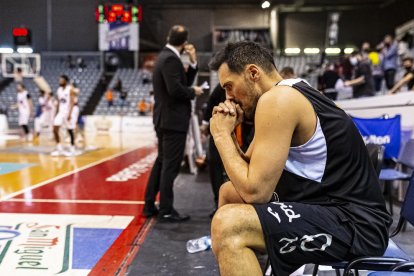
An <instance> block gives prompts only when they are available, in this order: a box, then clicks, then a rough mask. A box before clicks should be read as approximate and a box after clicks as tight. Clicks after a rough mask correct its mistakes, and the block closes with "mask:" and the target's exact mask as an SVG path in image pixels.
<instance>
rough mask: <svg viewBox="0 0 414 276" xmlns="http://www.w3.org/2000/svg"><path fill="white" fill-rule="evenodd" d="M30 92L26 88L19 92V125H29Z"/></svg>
mask: <svg viewBox="0 0 414 276" xmlns="http://www.w3.org/2000/svg"><path fill="white" fill-rule="evenodd" d="M29 99H30V94H29V93H28V92H27V91H26V90H24V91H22V92H18V93H17V106H18V109H19V126H23V125H28V124H29V119H30V103H29Z"/></svg>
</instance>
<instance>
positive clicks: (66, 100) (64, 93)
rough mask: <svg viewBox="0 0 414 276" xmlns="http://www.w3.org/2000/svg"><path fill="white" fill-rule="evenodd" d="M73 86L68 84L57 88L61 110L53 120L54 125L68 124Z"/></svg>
mask: <svg viewBox="0 0 414 276" xmlns="http://www.w3.org/2000/svg"><path fill="white" fill-rule="evenodd" d="M71 89H72V86H70V85H66V86H65V88H63V87H61V86H60V87H59V88H58V90H57V100H58V101H59V110H58V113H57V114H56V116H55V120H54V122H53V125H54V126H62V125H65V126H68V125H69V122H68V115H69V105H70V91H71Z"/></svg>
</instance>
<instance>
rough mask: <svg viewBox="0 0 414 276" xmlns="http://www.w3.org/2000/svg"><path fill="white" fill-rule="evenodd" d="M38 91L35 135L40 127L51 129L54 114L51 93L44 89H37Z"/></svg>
mask: <svg viewBox="0 0 414 276" xmlns="http://www.w3.org/2000/svg"><path fill="white" fill-rule="evenodd" d="M39 93H40V96H39V99H38V102H39V108H40V114H38V115H39V116H38V118H37V119H35V132H36V136H37V137H39V135H40V132H41V131H42V129H47V130H50V129H52V127H53V117H54V115H55V105H54V102H53V97H52V95H51V94H50V93H48V92H45V91H44V90H39Z"/></svg>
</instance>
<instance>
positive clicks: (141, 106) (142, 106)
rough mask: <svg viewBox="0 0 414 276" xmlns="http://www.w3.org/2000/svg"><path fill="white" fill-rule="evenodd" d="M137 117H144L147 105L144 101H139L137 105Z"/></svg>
mask: <svg viewBox="0 0 414 276" xmlns="http://www.w3.org/2000/svg"><path fill="white" fill-rule="evenodd" d="M137 109H138V113H139V115H146V114H147V112H148V104H147V102H146V101H145V100H144V99H141V100H140V101H139V102H138V104H137Z"/></svg>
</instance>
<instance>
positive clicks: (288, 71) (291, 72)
mask: <svg viewBox="0 0 414 276" xmlns="http://www.w3.org/2000/svg"><path fill="white" fill-rule="evenodd" d="M280 73H281V74H289V75H294V74H295V70H293V68H292V67H290V66H286V67H283V68H282V70H280Z"/></svg>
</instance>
